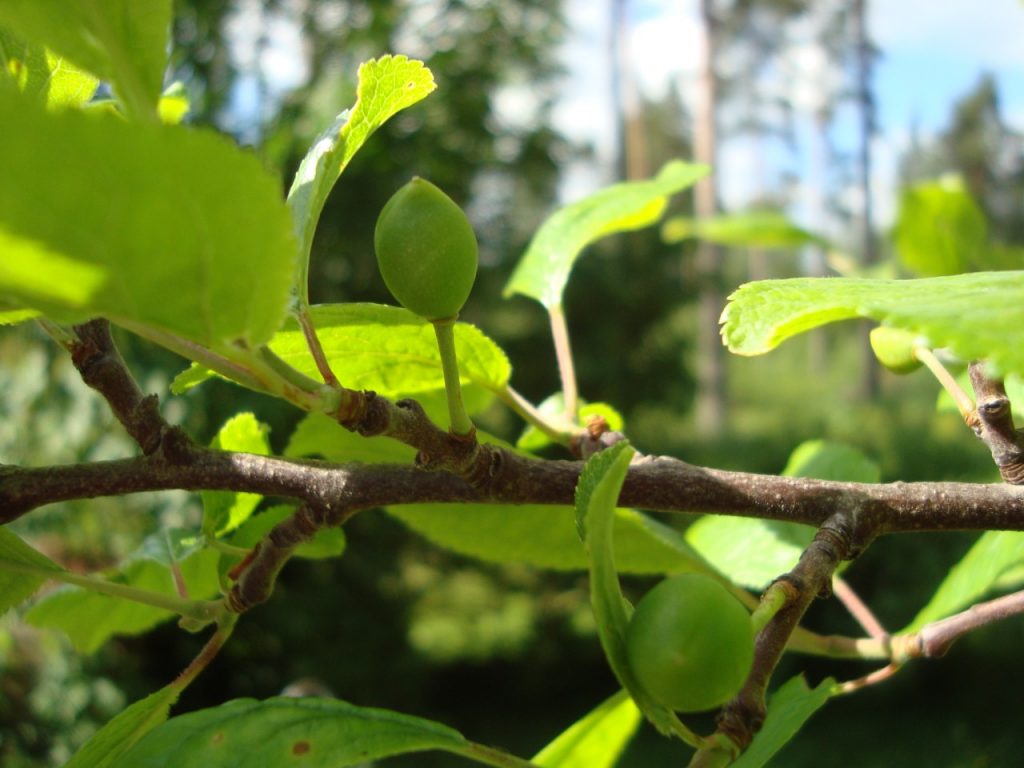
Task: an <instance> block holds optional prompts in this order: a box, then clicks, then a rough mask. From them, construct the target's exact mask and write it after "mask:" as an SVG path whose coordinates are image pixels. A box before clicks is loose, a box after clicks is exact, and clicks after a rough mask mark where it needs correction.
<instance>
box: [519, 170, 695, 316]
mask: <svg viewBox="0 0 1024 768" xmlns="http://www.w3.org/2000/svg"><path fill="white" fill-rule="evenodd" d="M707 173H708V168H707V166H704V165H694V164H691V163H684V162H682V161H681V160H673V161H671V162H669V163H667V164H666V165H665V166H664V167H663V168H662V169H661V170H660V171H659V172H658V175H657V176H656V177H655V178H653V179H650V180H648V181H628V182H623V183H620V184H614V185H612V186H610V187H607V188H606V189H602V190H601V191H599V192H595V193H594V194H592V195H590V196H589V197H585V198H583V199H582V200H578V201H577V202H575V203H571V204H570V205H567V206H565V207H563V208H561V209H559V210H557V211H555V213H553V214H552V215H551V216H550V217H548V219H547V220H546V221H545V222H544V223H543V224H542V225H541V227H540V229H538V230H537V234H535V235H534V237H533V240H532V241H531V242H530V245H529V247H528V248H527V249H526V253H525V254H523V257H522V259H520V261H519V265H518V266H517V267H516V269H515V272H513V273H512V277H511V278H510V279H509V281H508V284H507V285H506V286H505V291H504V295H505V296H510V295H512V294H514V293H520V294H522V295H523V296H529V297H530V298H533V299H536V300H537V301H539V302H540V303H541V304H543V305H544V306H545V307H546V308H548V309H550V308H551V307H556V306H560V305H561V303H562V292H563V291H564V290H565V286H566V283H568V282H569V273H570V272H571V271H572V266H573V264H574V263H575V262H576V259H577V258H578V257H579V255H580V252H581V251H582V250H583V249H584V248H586V247H587V246H588V245H590V244H591V243H593V242H595V241H597V240H600V239H601V238H602V237H606V236H607V235H610V234H613V233H615V232H628V231H630V230H635V229H642V228H644V227H648V226H650V225H651V224H654V223H655V222H656V221H657V220H658V219H660V218H661V215H662V213H664V211H665V206H666V205H668V197H669V196H670V195H673V194H675V193H677V192H680V191H682V190H683V189H686V188H687V187H689V186H692V185H693V184H694V183H695V182H696V181H697V180H698V179H700V178H701V177H703V176H706V175H707Z"/></svg>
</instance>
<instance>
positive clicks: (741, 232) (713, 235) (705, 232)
mask: <svg viewBox="0 0 1024 768" xmlns="http://www.w3.org/2000/svg"><path fill="white" fill-rule="evenodd" d="M661 237H662V239H663V240H664V241H665V242H666V243H678V242H681V241H683V240H686V239H688V238H699V239H701V240H708V241H710V242H712V243H718V244H719V245H728V246H740V247H745V248H802V247H803V246H805V245H812V244H816V245H825V244H826V243H825V241H824V240H823V239H822V238H820V237H818V236H817V235H815V234H813V233H811V232H808V231H807V230H805V229H801V228H800V227H798V226H797V225H796V224H794V223H793V222H792V221H790V220H789V219H788V218H787V217H786V216H785V215H784V214H782V213H779V212H777V211H748V212H745V213H731V214H722V215H720V216H708V217H705V218H701V219H694V218H690V217H687V216H673V217H672V218H671V219H669V220H667V221H666V222H665V223H664V225H662V228H661Z"/></svg>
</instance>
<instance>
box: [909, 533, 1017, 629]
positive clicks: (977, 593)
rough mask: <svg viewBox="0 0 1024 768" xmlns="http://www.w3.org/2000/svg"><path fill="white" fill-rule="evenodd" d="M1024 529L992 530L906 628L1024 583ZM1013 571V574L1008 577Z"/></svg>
mask: <svg viewBox="0 0 1024 768" xmlns="http://www.w3.org/2000/svg"><path fill="white" fill-rule="evenodd" d="M1022 566H1024V533H1019V532H1017V531H988V532H986V533H983V534H982V535H981V536H980V537H979V538H978V540H977V541H976V542H975V543H974V546H972V547H971V549H970V550H969V551H968V552H967V554H966V555H964V557H963V559H961V560H960V562H959V563H957V564H956V565H955V566H953V567H952V568H951V569H950V571H949V573H947V574H946V578H945V579H943V581H942V584H940V585H939V588H938V589H937V590H936V591H935V594H934V595H933V596H932V599H931V600H929V601H928V604H927V605H926V606H925V607H924V608H922V609H921V611H920V612H919V613H918V614H917V616H915V617H914V620H913V621H912V622H910V625H909V626H907V628H906V629H905V630H904V631H905V632H912V631H916V630H918V629H920V628H921V627H923V626H924V625H925V624H928V623H929V622H932V621H936V620H937V619H942V618H945V617H946V616H950V615H952V614H954V613H956V612H957V611H959V610H962V609H964V608H966V607H967V606H969V605H971V604H972V603H975V602H977V601H978V600H979V599H981V598H982V597H984V596H985V595H986V594H988V593H989V592H990V591H992V590H993V589H997V588H1003V589H1008V588H1013V587H1017V586H1019V585H1020V584H1021V583H1024V570H1022ZM1011 574H1012V578H1007V577H1008V575H1011Z"/></svg>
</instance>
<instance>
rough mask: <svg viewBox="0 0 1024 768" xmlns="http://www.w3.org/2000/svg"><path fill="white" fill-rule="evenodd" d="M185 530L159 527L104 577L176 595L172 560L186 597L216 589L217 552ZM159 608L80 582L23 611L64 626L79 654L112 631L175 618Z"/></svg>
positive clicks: (42, 623) (129, 631)
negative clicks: (200, 546) (160, 529)
mask: <svg viewBox="0 0 1024 768" xmlns="http://www.w3.org/2000/svg"><path fill="white" fill-rule="evenodd" d="M191 536H192V534H191V533H189V532H187V531H175V532H170V533H167V532H162V533H157V534H154V535H153V536H151V537H149V538H148V539H146V541H145V542H143V544H142V546H141V547H140V548H139V550H138V551H137V552H135V553H134V554H133V555H131V556H130V557H129V558H128V559H127V560H126V561H125V562H124V563H123V564H122V565H121V566H120V567H119V568H118V569H117V570H115V571H112V572H109V573H106V574H104V576H105V577H107V578H108V580H110V581H112V582H115V583H118V584H126V585H128V586H131V587H135V588H138V589H144V590H147V591H149V592H156V593H159V594H164V595H176V594H177V592H176V591H175V586H174V576H173V575H172V573H171V563H172V562H176V563H177V564H178V567H180V569H181V575H182V578H183V579H184V582H185V585H186V586H187V587H188V590H189V597H190V598H192V599H202V598H208V597H212V596H213V595H216V594H217V591H218V588H219V582H218V579H217V560H218V553H217V552H215V551H213V550H209V549H197V548H196V547H195V545H194V544H193V543H192V542H191V541H190V537H191ZM174 616H175V614H173V613H171V612H170V611H167V610H164V609H162V608H156V607H153V606H151V605H145V604H142V603H137V602H134V601H132V600H126V599H121V598H118V597H110V596H108V595H103V594H100V593H98V592H93V591H90V590H88V589H82V588H80V587H62V588H60V589H57V590H55V591H53V592H51V593H50V594H48V595H47V596H46V597H44V598H43V599H42V600H40V601H39V602H38V603H36V605H34V606H33V607H32V608H31V610H29V612H28V613H27V614H26V619H27V620H28V622H29V623H30V624H34V625H35V626H38V627H50V628H53V629H59V630H61V631H63V632H64V633H65V634H66V635H67V636H68V637H69V638H70V639H71V642H72V644H73V645H74V646H75V648H77V649H78V650H79V651H81V652H83V653H92V652H93V651H95V650H96V649H98V648H99V647H100V646H101V645H103V643H105V642H106V641H107V640H108V639H109V638H110V637H112V636H113V635H137V634H141V633H143V632H146V631H148V630H150V629H152V628H153V627H155V626H156V625H157V624H160V623H161V622H164V621H167V620H169V619H172V618H174Z"/></svg>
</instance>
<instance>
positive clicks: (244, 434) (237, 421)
mask: <svg viewBox="0 0 1024 768" xmlns="http://www.w3.org/2000/svg"><path fill="white" fill-rule="evenodd" d="M269 433H270V427H268V426H267V425H266V424H263V423H261V422H259V421H257V420H256V417H255V416H254V415H253V414H251V413H239V414H236V415H235V416H232V417H231V418H230V419H229V420H228V421H227V422H225V424H224V426H222V427H221V428H220V431H219V432H218V433H217V436H216V437H215V438H214V439H213V442H212V443H211V445H210V447H211V448H213V449H215V450H221V451H239V452H242V453H255V454H257V455H259V456H268V455H269V454H270V443H269V442H268V440H267V435H268V434H269ZM201 496H202V499H203V533H205V534H206V535H207V536H221V535H223V534H225V533H227V532H228V531H232V530H234V529H235V528H237V527H238V526H240V525H241V524H242V523H244V522H245V521H246V520H248V519H249V516H250V515H251V514H252V513H253V512H254V511H256V507H257V506H259V503H260V500H261V499H262V498H263V497H262V496H261V495H260V494H258V493H240V492H235V491H203V492H202V494H201Z"/></svg>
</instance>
